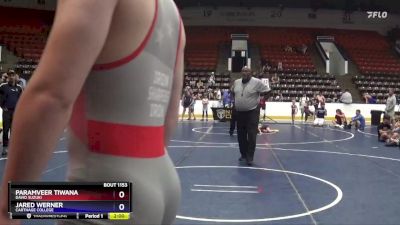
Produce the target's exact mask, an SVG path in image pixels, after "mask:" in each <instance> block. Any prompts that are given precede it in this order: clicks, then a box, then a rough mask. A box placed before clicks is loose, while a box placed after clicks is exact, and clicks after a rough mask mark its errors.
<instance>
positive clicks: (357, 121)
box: [347, 109, 365, 130]
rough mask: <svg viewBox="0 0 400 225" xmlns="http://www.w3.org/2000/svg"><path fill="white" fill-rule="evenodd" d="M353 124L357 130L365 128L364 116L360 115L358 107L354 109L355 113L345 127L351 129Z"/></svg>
mask: <svg viewBox="0 0 400 225" xmlns="http://www.w3.org/2000/svg"><path fill="white" fill-rule="evenodd" d="M353 125H354V126H355V127H356V129H359V130H364V128H365V118H364V116H363V115H361V110H359V109H357V110H356V115H355V116H354V117H353V118H351V122H350V123H349V125H347V128H348V129H351V127H352V126H353Z"/></svg>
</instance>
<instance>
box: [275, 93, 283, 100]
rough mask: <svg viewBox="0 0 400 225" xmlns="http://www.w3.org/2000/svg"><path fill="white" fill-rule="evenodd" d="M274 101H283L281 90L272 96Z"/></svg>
mask: <svg viewBox="0 0 400 225" xmlns="http://www.w3.org/2000/svg"><path fill="white" fill-rule="evenodd" d="M274 101H275V102H281V101H283V95H282V92H278V93H277V94H276V96H275V98H274Z"/></svg>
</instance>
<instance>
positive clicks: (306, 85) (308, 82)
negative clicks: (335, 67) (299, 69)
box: [270, 73, 341, 102]
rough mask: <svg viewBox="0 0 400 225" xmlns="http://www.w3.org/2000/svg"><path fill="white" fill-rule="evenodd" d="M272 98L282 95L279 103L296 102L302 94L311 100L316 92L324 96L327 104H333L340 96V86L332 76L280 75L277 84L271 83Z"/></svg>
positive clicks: (307, 74)
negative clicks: (294, 100)
mask: <svg viewBox="0 0 400 225" xmlns="http://www.w3.org/2000/svg"><path fill="white" fill-rule="evenodd" d="M270 85H271V88H272V90H273V91H272V96H273V97H274V96H277V95H279V94H282V97H283V99H280V101H291V100H292V99H296V101H298V100H299V99H300V97H302V96H303V94H306V95H307V97H309V98H312V97H313V96H314V95H315V94H316V93H317V92H320V93H321V94H322V95H324V96H325V98H326V100H327V102H334V101H335V100H336V99H337V98H338V96H340V95H341V89H340V86H339V85H338V84H337V81H336V79H335V76H333V75H319V74H311V73H282V74H279V82H278V83H276V84H274V83H271V84H270Z"/></svg>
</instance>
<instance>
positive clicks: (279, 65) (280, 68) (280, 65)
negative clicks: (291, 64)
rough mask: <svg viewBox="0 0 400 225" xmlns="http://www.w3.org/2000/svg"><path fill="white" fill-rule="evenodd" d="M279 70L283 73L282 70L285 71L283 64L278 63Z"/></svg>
mask: <svg viewBox="0 0 400 225" xmlns="http://www.w3.org/2000/svg"><path fill="white" fill-rule="evenodd" d="M277 69H278V71H282V70H283V64H282V62H278V66H277Z"/></svg>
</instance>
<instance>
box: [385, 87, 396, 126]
mask: <svg viewBox="0 0 400 225" xmlns="http://www.w3.org/2000/svg"><path fill="white" fill-rule="evenodd" d="M396 102H397V100H396V95H395V94H394V91H393V88H389V96H388V98H387V100H386V108H385V115H388V116H389V117H390V123H391V124H394V109H395V107H396Z"/></svg>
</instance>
